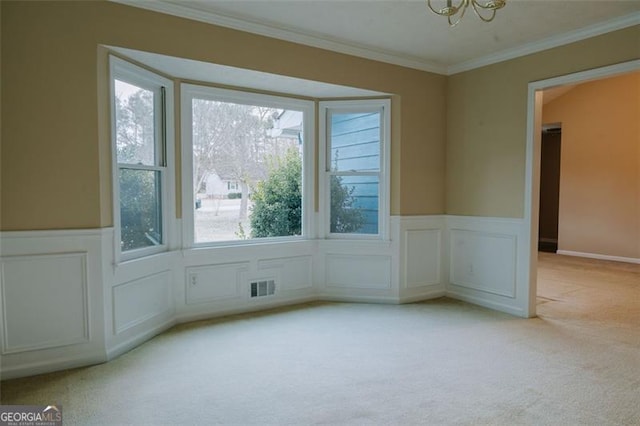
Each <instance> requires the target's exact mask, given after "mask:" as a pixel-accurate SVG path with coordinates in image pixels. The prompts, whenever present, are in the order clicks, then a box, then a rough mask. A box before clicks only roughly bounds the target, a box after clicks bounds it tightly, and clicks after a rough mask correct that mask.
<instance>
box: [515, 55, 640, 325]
mask: <svg viewBox="0 0 640 426" xmlns="http://www.w3.org/2000/svg"><path fill="white" fill-rule="evenodd" d="M638 70H640V60H634V61H630V62H625V63H622V64H617V65H612V66H608V67H603V68H598V69H594V70H589V71H584V72H579V73H575V74H570V75H565V76H561V77H555V78H551V79H548V80H542V81H537V82H532V83H529V97H528V112H527V148H526V176H525V225H526V227H527V231H526V235H525V240H526V244H525V247H526V253H525V265H524V266H525V269H526V270H528V288H529V291H528V294H527V298H528V304H527V305H528V306H527V308H528V309H527V314H528V316H529V317H533V316H536V297H537V267H538V242H539V229H540V216H541V211H540V204H541V200H540V190H541V162H542V139H543V137H542V134H543V132H542V106H543V92H544V91H545V90H548V89H551V88H557V87H561V86H566V85H573V84H577V83H585V82H588V81H593V80H599V79H602V78H607V77H613V76H616V75H620V74H625V73H629V72H634V71H638Z"/></svg>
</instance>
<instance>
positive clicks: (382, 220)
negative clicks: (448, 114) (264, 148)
mask: <svg viewBox="0 0 640 426" xmlns="http://www.w3.org/2000/svg"><path fill="white" fill-rule="evenodd" d="M318 109H319V120H318V126H319V135H320V136H319V137H320V141H319V151H318V152H319V154H318V155H319V157H320V158H319V161H318V179H319V185H318V187H319V201H320V214H319V216H320V223H319V226H320V227H319V232H318V235H319V238H332V239H349V240H383V241H388V240H389V238H390V225H389V223H390V218H391V215H390V190H391V182H390V181H391V178H390V174H391V173H390V172H391V161H390V159H391V144H392V141H391V100H390V99H362V100H347V101H321V102H319V108H318ZM330 110H335V111H339V112H345V111H346V112H376V111H379V112H380V171H379V172H375V173H372V175H375V176H379V183H378V185H379V187H378V188H379V192H378V197H379V198H378V203H379V204H378V233H377V234H337V233H331V231H330V215H329V206H330V204H331V202H330V194H329V191H330V185H328V184H327V181H328V179H329V167H328V162H329V158H328V156H329V153H328V151H327V148H328V146H329V145H328V144H329V142H328V140H329V137H328V133H329V132H328V127H329V125H330V123H329V121H328V120H327V114H328V113H329V111H330ZM360 174H361V175H366V174H367V173H366V172H361V173H360Z"/></svg>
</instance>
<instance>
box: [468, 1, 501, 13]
mask: <svg viewBox="0 0 640 426" xmlns="http://www.w3.org/2000/svg"><path fill="white" fill-rule="evenodd" d="M471 2H472V3H473V6H474V9H476V10H477V7H479V8H480V9H484V10H494V11H495V10H498V9H502V8H503V7H505V5H506V4H507V2H506V0H489V1H487V2H486V3H484V4H483V3H480V1H479V0H472V1H471Z"/></svg>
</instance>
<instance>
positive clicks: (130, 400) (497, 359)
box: [2, 253, 640, 425]
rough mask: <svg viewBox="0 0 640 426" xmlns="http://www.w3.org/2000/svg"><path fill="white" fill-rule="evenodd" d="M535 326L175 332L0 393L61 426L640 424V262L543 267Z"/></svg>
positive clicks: (404, 314)
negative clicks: (56, 412) (53, 414)
mask: <svg viewBox="0 0 640 426" xmlns="http://www.w3.org/2000/svg"><path fill="white" fill-rule="evenodd" d="M540 259H541V261H540V270H539V282H540V284H539V305H538V309H539V318H535V319H530V320H527V319H520V318H515V317H512V316H509V315H506V314H501V313H498V312H493V311H490V310H487V309H483V308H480V307H476V306H472V305H469V304H466V303H462V302H458V301H453V300H449V299H438V300H433V301H429V302H424V303H416V304H409V305H401V306H394V305H369V304H347V303H344V304H341V303H313V304H308V305H302V306H298V307H294V308H287V309H279V310H275V311H271V312H266V313H260V314H255V315H242V316H236V317H231V318H226V319H219V320H213V321H201V322H195V323H190V324H185V325H181V326H178V327H175V328H173V329H172V330H170V331H168V332H166V333H164V334H162V335H160V336H158V337H156V338H154V339H153V340H151V341H149V342H148V343H146V344H144V345H142V346H140V347H138V348H136V349H135V350H133V351H131V352H129V353H127V354H125V355H123V356H121V357H120V358H118V359H116V360H114V361H112V362H109V363H107V364H102V365H97V366H93V367H88V368H82V369H75V370H70V371H65V372H59V373H53V374H47V375H43V376H37V377H33V378H26V379H17V380H11V381H6V382H3V383H2V403H3V404H51V403H53V402H56V403H58V404H62V405H63V407H64V416H65V424H67V425H94V424H104V425H114V424H131V425H151V424H154V425H156V424H171V425H182V424H184V425H195V424H202V425H206V424H295V425H302V424H398V425H400V424H401V425H408V424H429V425H449V424H473V425H478V424H482V425H520V424H528V425H578V424H580V425H583V424H586V425H638V424H640V265H629V264H621V263H613V262H601V261H594V260H585V259H577V258H569V257H563V256H557V255H552V254H546V253H541V254H540Z"/></svg>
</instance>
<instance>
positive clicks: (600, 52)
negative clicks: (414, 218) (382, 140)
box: [446, 26, 640, 218]
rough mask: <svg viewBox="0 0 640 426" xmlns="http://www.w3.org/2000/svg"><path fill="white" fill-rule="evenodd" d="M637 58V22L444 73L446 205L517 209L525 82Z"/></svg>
mask: <svg viewBox="0 0 640 426" xmlns="http://www.w3.org/2000/svg"><path fill="white" fill-rule="evenodd" d="M638 58H640V26H635V27H631V28H627V29H624V30H620V31H615V32H612V33H609V34H605V35H601V36H598V37H594V38H591V39H587V40H583V41H580V42H577V43H573V44H570V45H566V46H562V47H558V48H554V49H550V50H546V51H544V52H540V53H536V54H532V55H528V56H524V57H521V58H517V59H513V60H510V61H505V62H502V63H498V64H494V65H490V66H486V67H483V68H479V69H476V70H472V71H468V72H464V73H460V74H456V75H453V76H451V77H450V78H449V79H448V89H447V144H446V156H447V169H446V197H447V200H446V212H447V213H448V214H456V215H471V216H497V217H515V218H519V217H524V180H525V146H526V138H527V135H526V125H527V123H526V121H527V89H528V83H529V82H532V81H537V80H543V79H547V78H551V77H556V76H560V75H565V74H570V73H574V72H578V71H583V70H588V69H592V68H598V67H602V66H606V65H612V64H616V63H620V62H625V61H629V60H633V59H638Z"/></svg>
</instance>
